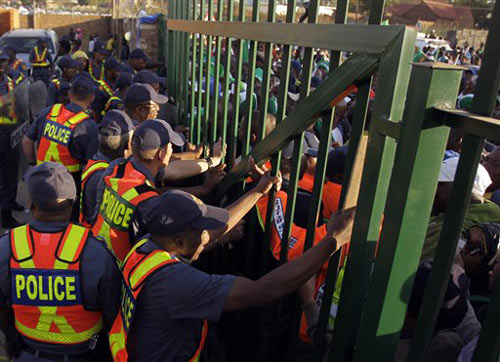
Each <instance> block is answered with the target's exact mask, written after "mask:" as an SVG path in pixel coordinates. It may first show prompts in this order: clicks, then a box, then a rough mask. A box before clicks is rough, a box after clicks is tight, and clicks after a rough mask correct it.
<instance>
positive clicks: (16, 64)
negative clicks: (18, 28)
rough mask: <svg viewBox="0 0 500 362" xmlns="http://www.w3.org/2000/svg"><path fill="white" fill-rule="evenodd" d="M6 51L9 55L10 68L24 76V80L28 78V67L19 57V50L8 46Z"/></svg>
mask: <svg viewBox="0 0 500 362" xmlns="http://www.w3.org/2000/svg"><path fill="white" fill-rule="evenodd" d="M5 51H6V52H7V54H8V55H9V67H10V69H12V70H15V71H17V72H19V73H21V74H22V75H23V77H24V78H28V67H27V66H26V63H25V62H23V60H22V59H21V58H18V57H17V49H16V47H15V46H13V45H7V46H6V47H5Z"/></svg>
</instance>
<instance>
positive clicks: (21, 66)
mask: <svg viewBox="0 0 500 362" xmlns="http://www.w3.org/2000/svg"><path fill="white" fill-rule="evenodd" d="M10 69H12V70H15V71H17V72H19V73H21V74H22V75H23V76H24V78H28V67H27V66H26V63H25V62H23V60H22V59H20V58H16V60H14V62H13V63H12V64H11V65H10Z"/></svg>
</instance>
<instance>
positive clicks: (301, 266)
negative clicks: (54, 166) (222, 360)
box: [110, 174, 353, 361]
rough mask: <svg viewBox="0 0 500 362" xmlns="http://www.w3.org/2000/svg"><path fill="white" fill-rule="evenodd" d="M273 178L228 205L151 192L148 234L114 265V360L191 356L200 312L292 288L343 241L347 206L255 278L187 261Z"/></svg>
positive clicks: (200, 337)
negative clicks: (313, 238) (117, 285)
mask: <svg viewBox="0 0 500 362" xmlns="http://www.w3.org/2000/svg"><path fill="white" fill-rule="evenodd" d="M273 185H277V186H279V177H274V178H271V177H270V176H269V174H267V175H265V176H263V177H262V178H261V180H260V181H259V183H258V185H257V186H256V187H255V188H254V189H253V190H252V191H250V192H248V193H247V194H245V195H244V196H243V197H242V198H241V199H240V200H239V201H238V206H237V207H232V206H231V207H229V208H228V210H225V209H220V208H216V207H212V206H207V205H205V204H203V202H201V201H200V200H198V199H196V198H194V197H193V196H192V195H189V194H187V193H184V192H182V191H167V192H165V193H164V194H162V195H161V196H159V197H157V198H156V199H155V200H154V202H153V205H152V206H154V207H152V208H151V209H150V211H149V212H148V214H147V218H146V223H147V228H148V230H149V231H150V233H151V235H150V236H149V237H148V238H146V239H143V240H141V241H139V242H138V243H137V244H136V245H135V246H134V247H133V249H132V250H131V251H130V253H129V254H128V255H127V257H126V259H125V262H124V263H123V264H122V265H121V270H122V273H123V275H124V281H125V284H124V289H123V292H122V295H123V298H122V306H121V311H120V315H119V316H117V318H116V320H115V323H114V324H113V327H112V330H111V333H110V344H111V351H112V354H113V356H114V358H115V361H125V360H126V359H127V357H129V358H130V360H148V361H181V360H182V361H187V360H198V357H199V354H200V352H201V350H202V348H203V344H204V342H205V337H206V332H207V323H206V322H204V321H203V320H204V319H208V320H212V321H217V320H218V319H219V317H220V315H221V313H222V311H234V310H238V309H244V308H251V307H256V306H259V305H262V304H265V303H269V302H271V301H273V300H275V299H276V298H278V297H280V296H283V295H285V294H288V293H290V292H292V291H294V290H295V289H297V288H298V287H300V286H301V285H303V284H304V283H305V282H307V281H308V280H309V279H310V278H311V277H312V276H313V275H314V274H315V273H316V272H317V271H318V270H319V268H320V267H321V265H322V264H323V263H324V262H326V261H327V260H328V258H329V257H330V256H331V255H332V254H333V253H334V252H335V251H336V250H337V249H338V248H340V247H341V246H342V245H344V244H346V243H347V242H348V241H349V239H350V234H351V230H352V220H353V212H352V211H350V212H346V213H345V214H342V215H336V216H334V217H332V219H331V220H330V222H329V226H328V233H327V234H326V235H325V237H324V238H323V240H322V241H321V242H320V243H318V244H317V245H316V246H314V247H313V248H311V249H309V250H308V251H307V252H306V253H305V254H304V256H303V257H300V258H298V259H296V260H293V261H291V262H289V263H287V264H285V265H282V266H280V267H279V268H277V269H275V270H273V271H272V272H270V273H268V274H266V275H264V276H263V277H261V278H260V279H258V280H257V281H252V280H249V279H246V278H244V277H237V276H233V275H208V274H206V273H204V272H201V271H198V270H197V269H194V268H192V267H191V266H190V265H189V264H190V263H191V261H194V260H196V259H197V258H198V256H199V255H200V253H201V252H202V251H203V250H204V249H206V248H210V247H211V246H212V245H213V244H217V239H218V238H219V237H220V235H221V234H223V233H224V232H226V231H227V230H228V229H231V228H232V227H233V226H234V224H235V222H236V221H237V220H238V219H239V218H241V217H243V216H244V215H245V213H246V212H248V211H249V210H250V209H251V208H252V207H253V206H254V205H255V202H256V201H257V200H258V199H259V198H260V197H261V196H262V195H264V194H266V193H267V192H268V191H269V190H270V189H271V187H272V186H273ZM240 207H241V208H240ZM236 209H237V211H236ZM137 281H140V283H138V282H137Z"/></svg>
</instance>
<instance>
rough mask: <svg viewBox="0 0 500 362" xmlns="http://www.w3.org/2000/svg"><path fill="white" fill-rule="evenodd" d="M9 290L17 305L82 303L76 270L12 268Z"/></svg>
mask: <svg viewBox="0 0 500 362" xmlns="http://www.w3.org/2000/svg"><path fill="white" fill-rule="evenodd" d="M11 291H12V292H11V298H12V304H17V305H36V306H40V307H43V306H68V305H78V304H82V293H81V287H80V274H79V272H78V270H47V269H28V270H27V269H12V276H11Z"/></svg>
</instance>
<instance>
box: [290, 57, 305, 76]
mask: <svg viewBox="0 0 500 362" xmlns="http://www.w3.org/2000/svg"><path fill="white" fill-rule="evenodd" d="M291 65H292V68H293V69H295V71H296V72H297V73H300V72H301V71H302V65H301V64H300V63H299V62H298V61H297V60H292V62H291Z"/></svg>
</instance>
